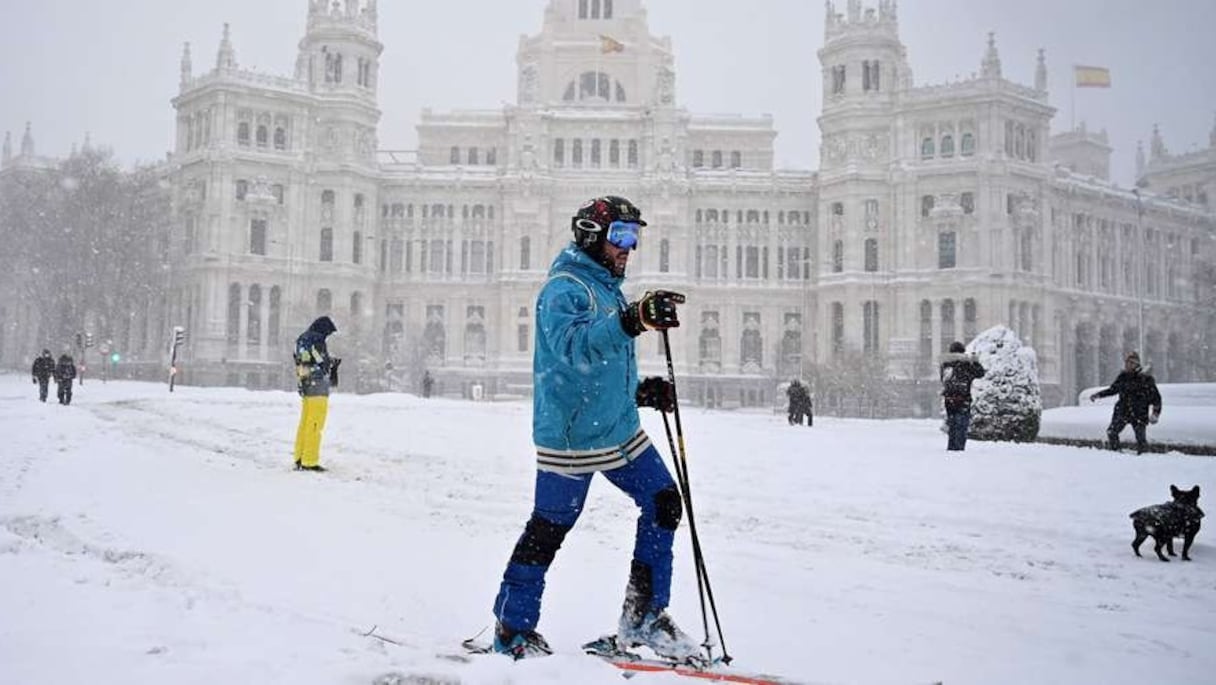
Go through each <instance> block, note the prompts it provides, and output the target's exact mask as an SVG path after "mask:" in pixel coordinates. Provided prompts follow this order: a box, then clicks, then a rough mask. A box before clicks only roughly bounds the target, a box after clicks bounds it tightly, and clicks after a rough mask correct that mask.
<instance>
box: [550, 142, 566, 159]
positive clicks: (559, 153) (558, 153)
mask: <svg viewBox="0 0 1216 685" xmlns="http://www.w3.org/2000/svg"><path fill="white" fill-rule="evenodd" d="M553 163H554V164H555V165H557V166H562V165H563V164H565V163H566V141H565V140H563V139H561V138H558V139H557V140H554V141H553Z"/></svg>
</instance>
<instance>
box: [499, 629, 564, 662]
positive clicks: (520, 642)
mask: <svg viewBox="0 0 1216 685" xmlns="http://www.w3.org/2000/svg"><path fill="white" fill-rule="evenodd" d="M493 646H494V651H495V652H498V653H499V654H506V655H507V656H509V657H511V658H513V659H515V660H516V661H519V660H520V659H530V658H532V657H538V656H549V655H550V654H552V653H553V649H552V648H551V647H550V646H549V643H548V642H545V638H544V637H542V636H541V634H540V633H538V632H536V631H535V630H511V629H510V628H508V627H506V626H504V625H503V624H502V622H501V621H500V622H498V623H497V624H495V626H494V645H493Z"/></svg>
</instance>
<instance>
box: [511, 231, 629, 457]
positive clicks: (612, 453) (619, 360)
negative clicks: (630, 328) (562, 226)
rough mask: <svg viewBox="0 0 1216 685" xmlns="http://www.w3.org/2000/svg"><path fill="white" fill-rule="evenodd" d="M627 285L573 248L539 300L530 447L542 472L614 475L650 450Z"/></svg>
mask: <svg viewBox="0 0 1216 685" xmlns="http://www.w3.org/2000/svg"><path fill="white" fill-rule="evenodd" d="M622 280H623V279H622V278H618V277H616V276H613V275H612V273H611V272H610V271H609V270H608V269H607V268H605V267H604V266H603V265H601V264H599V263H598V262H596V261H595V260H594V259H592V258H591V257H590V256H589V255H588V254H587V253H585V252H583V251H582V250H580V249H579V248H578V247H577V246H576V245H575V244H574V243H570V245H568V246H567V247H566V248H565V249H564V250H562V251H561V253H559V254H558V255H557V257H556V258H555V259H554V260H553V264H552V265H551V266H550V268H549V280H548V281H546V282H545V284H544V285H543V286H542V287H541V290H540V294H539V295H537V298H536V344H535V351H534V353H533V358H532V381H533V399H532V440H533V442H535V443H536V450H537V458H538V468H539V469H540V470H542V471H557V472H564V473H587V472H592V471H602V470H606V469H612V468H616V467H618V466H622V465H624V464H626V463H627V462H629V461H631V460H632V459H634V458H635V457H637V456H638V455H639V454H641V453H642V452H643V451H644V450H645V449H646V448H647V447H649V445H650V439H649V438H647V437H646V433H645V432H643V431H642V428H641V422H640V421H639V420H638V408H637V404H636V403H635V399H634V395H635V393H636V392H637V386H638V369H637V357H636V353H635V351H634V340H633V338H632V337H630V336H629V334H628V333H626V332H625V330H624V329H623V328H622V327H621V321H620V312H621V310H623V309H624V308H625V307H627V306H628V302H627V301H626V300H625V296H624V295H623V294H622V293H621V288H620V285H621V281H622Z"/></svg>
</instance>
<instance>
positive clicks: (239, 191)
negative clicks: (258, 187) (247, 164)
mask: <svg viewBox="0 0 1216 685" xmlns="http://www.w3.org/2000/svg"><path fill="white" fill-rule="evenodd" d="M248 194H249V181H246V180H245V179H243V178H238V179H237V180H236V199H238V200H244V199H245V196H246V195H248Z"/></svg>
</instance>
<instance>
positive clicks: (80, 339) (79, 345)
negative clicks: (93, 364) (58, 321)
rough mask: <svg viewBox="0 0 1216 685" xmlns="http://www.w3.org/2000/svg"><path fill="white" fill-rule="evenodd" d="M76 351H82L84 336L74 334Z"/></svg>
mask: <svg viewBox="0 0 1216 685" xmlns="http://www.w3.org/2000/svg"><path fill="white" fill-rule="evenodd" d="M76 349H78V350H83V349H84V336H83V335H81V334H80V333H77V334H76Z"/></svg>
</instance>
